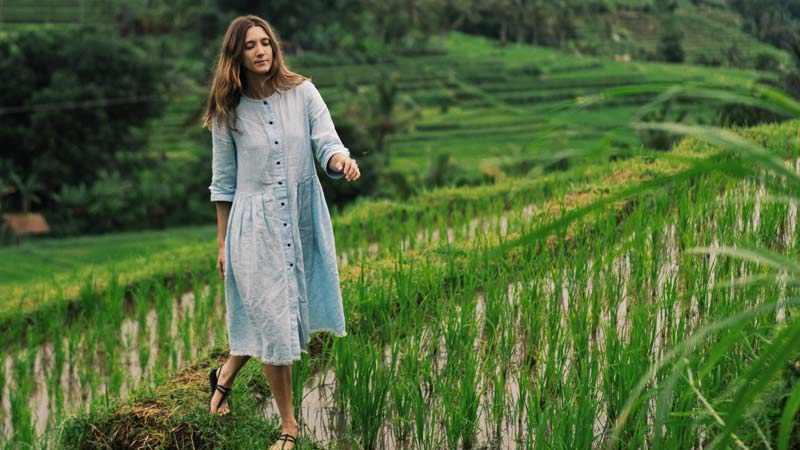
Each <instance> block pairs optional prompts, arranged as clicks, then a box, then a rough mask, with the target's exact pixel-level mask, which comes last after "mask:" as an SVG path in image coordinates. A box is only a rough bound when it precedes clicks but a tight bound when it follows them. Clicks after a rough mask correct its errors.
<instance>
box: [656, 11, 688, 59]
mask: <svg viewBox="0 0 800 450" xmlns="http://www.w3.org/2000/svg"><path fill="white" fill-rule="evenodd" d="M662 28H663V29H662V32H661V39H660V41H659V43H658V48H657V50H656V53H657V54H658V55H659V57H660V58H661V59H662V60H664V61H667V62H673V63H680V62H683V60H684V57H685V55H684V53H683V32H682V31H681V30H680V29H679V28H678V26H677V23H676V21H675V16H670V17H669V18H668V19H666V20H665V21H664V22H663V24H662Z"/></svg>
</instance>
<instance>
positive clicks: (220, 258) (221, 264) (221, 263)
mask: <svg viewBox="0 0 800 450" xmlns="http://www.w3.org/2000/svg"><path fill="white" fill-rule="evenodd" d="M217 271H218V272H219V276H220V277H222V279H223V280H224V279H225V247H222V248H220V249H219V252H218V253H217Z"/></svg>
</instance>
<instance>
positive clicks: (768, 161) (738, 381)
mask: <svg viewBox="0 0 800 450" xmlns="http://www.w3.org/2000/svg"><path fill="white" fill-rule="evenodd" d="M774 98H775V97H773V99H774ZM779 99H780V100H781V102H780V105H779V107H778V108H776V109H782V110H784V111H789V112H790V113H792V114H793V115H796V113H797V112H798V111H800V108H798V107H797V104H795V103H793V102H791V101H788V100H787V99H786V98H785V97H779ZM758 103H760V104H761V103H762V102H758ZM787 105H788V106H787ZM635 126H636V127H640V128H648V129H660V130H663V131H668V132H671V133H681V134H692V135H694V136H698V137H700V138H701V139H703V140H704V141H707V142H710V143H711V144H714V145H717V146H719V147H722V148H723V149H724V150H726V151H727V154H729V155H731V158H730V159H728V160H725V161H723V162H722V163H721V164H720V165H719V166H717V167H716V168H715V170H717V171H720V172H725V171H726V170H728V171H729V172H730V173H731V174H734V175H736V176H739V177H742V176H743V175H746V174H749V173H752V172H750V171H745V170H742V169H743V168H745V166H744V165H743V164H741V163H740V162H739V159H740V158H741V159H743V160H744V161H745V162H746V164H749V166H748V167H749V168H752V169H755V170H766V171H767V172H768V173H769V175H770V176H767V177H763V178H762V180H763V182H764V184H765V185H766V186H767V187H768V188H772V189H781V191H782V192H788V193H789V195H792V194H794V193H795V192H797V189H798V187H800V183H798V180H800V177H798V175H797V174H796V173H795V172H794V171H793V170H788V169H787V168H786V167H785V165H784V164H783V162H782V161H780V160H779V159H778V158H776V157H775V156H774V155H773V154H771V153H769V152H768V151H766V150H765V149H763V148H762V147H760V146H758V145H757V144H755V143H752V142H749V141H747V140H746V139H744V138H742V137H740V136H738V135H735V134H733V133H732V132H730V131H727V130H720V129H715V128H713V127H699V126H690V125H684V124H664V123H661V124H641V123H640V124H635ZM753 172H754V171H753ZM770 214H773V215H772V216H770ZM782 214H785V210H784V211H773V212H768V213H767V214H766V216H765V217H766V220H765V221H764V222H765V226H764V227H763V228H766V231H764V232H763V234H761V235H760V236H758V235H757V236H758V237H757V239H756V242H760V243H762V244H765V243H772V242H774V240H775V238H776V236H775V234H776V230H777V229H778V223H780V222H781V220H778V217H780V215H782ZM728 221H729V222H730V220H728ZM689 253H701V254H705V255H710V254H713V255H720V254H721V255H730V256H733V257H738V258H744V259H746V260H748V261H750V262H755V263H758V264H762V265H767V266H770V267H773V268H775V269H781V270H784V271H785V272H787V273H789V274H790V275H791V274H792V273H795V272H796V269H795V268H794V262H793V261H792V260H791V259H789V258H787V257H785V256H782V255H779V254H777V253H775V252H772V251H769V250H766V249H740V248H735V249H734V248H732V247H724V246H723V247H696V248H693V249H690V250H689ZM715 259H716V258H715ZM723 268H724V267H723ZM637 272H638V271H634V273H633V275H632V277H636V276H637ZM639 273H642V272H639ZM642 274H644V273H642ZM690 276H694V278H695V280H698V279H700V277H696V275H695V274H690ZM701 276H702V275H701ZM702 277H703V278H704V279H705V278H706V277H705V276H702ZM649 279H650V281H651V283H652V280H653V277H652V272H651V275H650V277H649ZM773 292H774V290H773ZM767 295H768V296H769V295H772V294H767ZM700 300H701V302H700V304H699V305H698V308H699V309H700V311H701V312H702V311H704V310H708V314H702V315H703V316H707V317H711V318H714V317H718V318H717V319H716V320H712V322H711V323H710V324H709V325H707V326H705V327H703V328H700V329H699V330H698V331H696V332H695V333H694V334H692V335H691V337H690V338H689V339H687V340H685V341H683V342H682V343H679V344H678V345H674V346H673V347H672V349H670V350H669V351H665V352H664V353H663V354H662V355H661V356H658V357H657V358H656V363H655V364H653V365H651V364H650V363H649V360H648V359H646V358H645V359H643V360H642V361H641V362H640V363H639V366H640V367H641V366H642V363H644V366H649V367H650V370H649V371H648V373H647V375H646V376H644V377H642V378H640V379H639V380H638V383H637V384H636V386H633V387H632V388H631V389H630V390H629V391H628V392H630V394H629V395H628V396H627V400H626V401H625V404H624V405H623V406H622V407H621V409H620V410H619V414H618V415H617V414H615V415H613V416H612V417H611V419H612V420H613V423H614V429H613V436H612V437H611V440H610V442H611V443H612V445H614V446H617V445H618V444H619V443H620V442H622V441H623V440H625V441H629V439H630V438H632V437H633V435H631V434H629V433H632V432H633V433H637V434H638V433H639V432H641V431H639V432H637V431H635V430H637V429H638V430H642V427H641V426H638V427H637V426H626V424H628V423H632V424H637V423H638V424H641V423H646V420H645V421H644V422H642V419H644V417H641V415H642V414H647V409H648V408H647V407H646V406H645V405H647V404H648V403H647V402H646V399H648V398H656V399H657V401H656V410H655V422H654V424H653V429H654V430H657V432H656V433H655V434H654V435H653V439H654V444H655V445H656V448H659V447H661V446H664V445H674V443H676V442H677V441H675V440H674V439H675V438H674V437H670V436H675V437H677V435H676V434H674V431H675V430H674V429H672V431H670V429H669V428H668V429H667V430H668V433H667V434H666V435H665V434H662V431H661V430H662V429H664V428H663V427H664V426H665V425H666V424H667V423H668V422H667V417H668V416H669V411H670V410H671V409H672V408H675V407H676V405H679V404H680V405H685V406H690V405H691V404H692V401H696V402H698V403H699V406H700V410H701V411H702V413H704V414H703V415H704V416H705V417H704V418H703V420H701V421H700V422H699V424H700V427H701V428H700V429H703V430H705V432H704V433H709V432H710V434H707V436H708V437H709V445H710V446H711V447H712V448H717V447H727V446H731V445H732V446H738V447H742V448H744V447H747V445H746V444H745V442H744V441H743V440H742V437H743V436H744V435H743V434H742V428H741V427H742V425H744V422H745V421H746V417H747V416H748V415H749V414H750V413H751V412H752V411H753V405H754V404H755V403H754V401H755V400H756V399H757V397H758V396H759V395H760V394H762V393H763V392H764V391H765V390H766V389H767V388H768V387H769V386H770V385H771V384H772V382H771V380H772V379H773V378H774V377H775V375H776V374H777V373H779V372H780V370H781V369H782V367H783V366H784V364H785V363H784V361H785V360H786V358H787V357H788V356H789V355H790V353H789V351H790V349H791V344H790V343H792V342H796V339H797V338H798V337H800V334H799V333H800V331H797V330H798V329H800V326H799V325H798V324H797V323H796V322H795V321H790V322H785V324H784V325H782V326H781V327H778V328H777V329H774V331H770V332H768V334H770V335H771V337H770V338H769V339H768V340H767V341H766V342H765V343H764V344H763V345H759V346H758V347H763V348H762V349H759V350H756V347H751V350H750V351H749V353H750V356H751V359H750V360H751V361H752V362H751V363H750V364H748V365H741V367H738V366H737V367H734V368H732V369H733V370H729V371H726V372H723V373H730V374H732V376H733V377H732V378H731V380H729V381H728V382H727V383H726V386H727V388H725V389H721V390H719V389H714V386H713V384H712V386H711V387H710V388H709V387H708V386H706V387H705V388H704V390H706V391H707V393H703V392H702V391H701V389H702V388H700V386H701V384H699V383H698V381H699V380H702V379H704V378H707V377H709V375H710V374H712V373H715V372H714V371H716V370H717V368H718V367H719V366H723V365H730V364H725V363H726V360H725V359H724V356H725V355H726V354H728V353H729V352H732V351H733V350H734V347H735V346H737V345H740V344H739V343H740V342H741V339H740V338H739V337H740V336H741V333H739V332H736V333H730V334H728V336H730V337H728V338H724V336H721V338H715V337H716V336H717V335H719V333H720V332H721V331H725V330H726V329H730V328H733V329H734V330H736V331H744V332H745V333H746V335H750V336H751V335H752V334H751V333H752V332H748V331H747V330H748V329H752V327H751V326H750V325H749V324H748V323H746V322H748V321H749V320H751V319H753V318H755V317H757V316H760V313H763V312H764V311H768V310H772V309H774V308H776V303H763V304H761V305H758V304H754V303H751V304H749V305H748V304H745V307H744V310H743V312H739V311H742V309H741V307H740V306H737V305H735V303H733V302H731V303H730V304H726V303H723V304H722V305H720V306H721V307H720V308H717V309H718V310H719V312H718V313H711V308H712V307H714V306H713V305H712V304H710V303H706V304H704V302H702V297H701V299H700ZM639 309H640V310H641V308H639ZM666 309H667V310H669V309H670V308H666ZM638 317H642V325H644V326H646V325H647V322H648V320H647V319H644V317H643V316H641V315H639V314H637V311H636V310H634V311H633V314H632V315H631V320H632V321H633V322H634V324H635V323H636V321H637V320H639V319H638ZM640 326H641V325H640ZM768 326H769V325H768ZM637 328H638V326H636V325H634V326H633V327H632V330H636V329H637ZM765 330H766V329H765ZM753 331H755V332H756V333H758V334H761V333H763V332H760V331H756V330H753ZM611 334H613V331H612V333H611ZM709 338H710V339H711V341H710V342H708V339H709ZM637 340H638V341H639V342H647V341H650V340H652V338H651V337H646V336H645V337H644V338H643V339H637ZM675 342H680V341H675ZM647 347H650V346H647ZM606 348H607V349H609V348H613V346H609V345H607V346H606ZM706 348H707V349H708V350H709V351H710V352H711V353H710V359H709V360H706V361H705V362H702V363H700V361H698V353H699V351H702V350H704V349H706ZM614 354H615V355H621V353H614ZM697 364H699V367H700V370H699V371H698V372H695V371H694V370H692V368H693V367H696V365H697ZM740 368H741V370H739V369H740ZM684 373H685V374H686V376H685V377H683V376H682V375H683V374H684ZM684 380H685V382H686V383H688V387H689V388H690V390H688V392H690V393H691V395H688V396H687V394H686V392H687V391H681V390H680V389H679V387H678V386H679V385H682V384H683V383H684ZM659 381H660V383H659ZM654 382H655V383H656V384H655V385H656V386H661V387H660V388H658V389H653V391H647V390H646V389H647V387H648V386H651V383H654ZM712 383H713V382H712ZM706 384H707V383H704V384H703V385H706ZM617 388H619V386H617ZM620 391H621V392H626V391H627V390H625V389H621V390H620ZM656 392H657V394H656ZM715 393H717V394H715ZM709 394H711V395H716V397H709V396H708V395H709ZM656 395H657V396H656ZM790 398H791V395H790ZM797 407H798V404H797V403H795V402H793V401H789V402H787V407H786V408H785V409H784V415H783V418H782V419H781V423H780V428H779V433H778V435H779V438H778V442H777V445H778V448H787V447H788V445H789V436H790V430H791V427H792V423H791V420H787V419H786V418H791V417H794V415H795V413H796V412H797ZM633 415H636V416H637V417H635V418H634V417H633ZM672 422H674V421H672ZM687 425H688V424H687ZM682 428H684V429H685V430H687V431H688V430H691V428H686V427H682ZM755 428H756V432H757V434H758V436H759V439H761V440H762V441H763V442H764V443H765V444H766V445H767V446H768V447H771V445H770V444H769V441H768V440H767V438H766V435H765V434H764V433H763V430H761V429H760V428H759V427H758V426H756V427H755ZM641 438H642V437H639V438H638V439H641ZM667 439H669V441H668V440H667ZM668 442H672V444H668ZM683 442H684V443H690V442H692V441H691V440H690V441H689V442H686V441H683ZM690 445H691V444H690Z"/></svg>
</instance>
